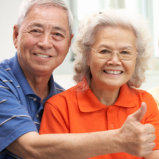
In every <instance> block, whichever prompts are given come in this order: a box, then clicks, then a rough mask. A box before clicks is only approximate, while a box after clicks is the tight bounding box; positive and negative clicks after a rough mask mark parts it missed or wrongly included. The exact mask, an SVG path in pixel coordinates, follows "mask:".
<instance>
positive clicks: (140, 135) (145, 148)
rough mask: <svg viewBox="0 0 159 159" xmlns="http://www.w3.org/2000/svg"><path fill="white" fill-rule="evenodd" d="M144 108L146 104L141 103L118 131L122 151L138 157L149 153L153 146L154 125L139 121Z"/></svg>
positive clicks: (143, 113)
mask: <svg viewBox="0 0 159 159" xmlns="http://www.w3.org/2000/svg"><path fill="white" fill-rule="evenodd" d="M146 110H147V106H146V104H145V103H142V104H141V107H140V108H139V109H138V110H137V111H136V112H134V113H133V114H131V115H129V116H128V118H127V120H126V121H125V123H124V124H123V126H122V127H121V128H120V133H119V134H120V138H121V142H122V148H123V151H124V152H127V153H129V154H132V155H135V156H139V157H145V156H147V155H149V154H150V153H151V152H152V149H153V148H154V147H155V143H154V140H155V133H154V132H155V129H154V127H153V126H152V125H151V124H141V123H140V121H141V119H142V118H143V116H144V115H145V113H146Z"/></svg>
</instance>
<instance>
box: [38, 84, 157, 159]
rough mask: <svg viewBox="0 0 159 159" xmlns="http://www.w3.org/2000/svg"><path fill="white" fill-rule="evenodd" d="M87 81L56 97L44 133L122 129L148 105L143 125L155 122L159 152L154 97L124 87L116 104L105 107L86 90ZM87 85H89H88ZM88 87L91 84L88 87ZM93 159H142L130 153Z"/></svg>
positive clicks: (44, 122)
mask: <svg viewBox="0 0 159 159" xmlns="http://www.w3.org/2000/svg"><path fill="white" fill-rule="evenodd" d="M82 85H83V82H80V83H79V84H77V85H76V86H74V87H72V88H70V89H68V90H66V91H64V92H62V93H60V94H58V95H55V96H53V97H52V98H50V99H49V100H48V101H47V102H46V105H45V108H44V114H43V118H42V122H41V128H40V133H41V134H48V133H83V132H95V131H105V130H111V129H117V128H120V127H121V126H122V125H123V123H124V121H125V120H126V119H127V117H128V115H129V114H132V113H133V112H135V111H136V110H137V109H139V107H140V106H141V102H146V103H147V112H146V114H145V116H144V117H143V119H142V120H141V122H142V123H144V124H146V123H151V124H153V125H154V126H155V129H156V141H155V142H156V147H155V149H159V111H158V109H157V104H156V102H155V101H154V99H153V97H152V96H151V95H150V94H149V93H147V92H146V91H144V90H138V89H134V88H129V87H128V86H127V85H126V84H125V85H124V86H122V87H121V89H120V94H119V97H118V99H117V101H116V102H115V103H114V105H111V106H105V105H104V104H102V103H101V102H100V101H99V100H98V99H97V97H96V96H95V95H94V94H93V92H92V91H91V90H90V89H89V88H87V89H85V90H82V89H81V87H82ZM86 85H87V84H86ZM87 86H88V85H87ZM92 159H141V158H140V157H135V156H132V155H129V154H127V153H115V154H108V155H102V156H98V157H93V158H92Z"/></svg>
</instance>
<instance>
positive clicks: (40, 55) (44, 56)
mask: <svg viewBox="0 0 159 159" xmlns="http://www.w3.org/2000/svg"><path fill="white" fill-rule="evenodd" d="M36 56H39V57H43V58H48V57H50V56H48V55H42V54H36Z"/></svg>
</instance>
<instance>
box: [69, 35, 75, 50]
mask: <svg viewBox="0 0 159 159" xmlns="http://www.w3.org/2000/svg"><path fill="white" fill-rule="evenodd" d="M73 37H74V34H71V35H70V42H69V47H70V46H71V42H72V39H73Z"/></svg>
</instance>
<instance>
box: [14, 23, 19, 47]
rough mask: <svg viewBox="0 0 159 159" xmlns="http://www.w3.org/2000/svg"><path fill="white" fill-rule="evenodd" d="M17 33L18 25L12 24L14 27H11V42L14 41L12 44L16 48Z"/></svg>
mask: <svg viewBox="0 0 159 159" xmlns="http://www.w3.org/2000/svg"><path fill="white" fill-rule="evenodd" d="M18 35H19V27H18V25H14V27H13V43H14V46H15V48H16V49H17V41H18Z"/></svg>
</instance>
